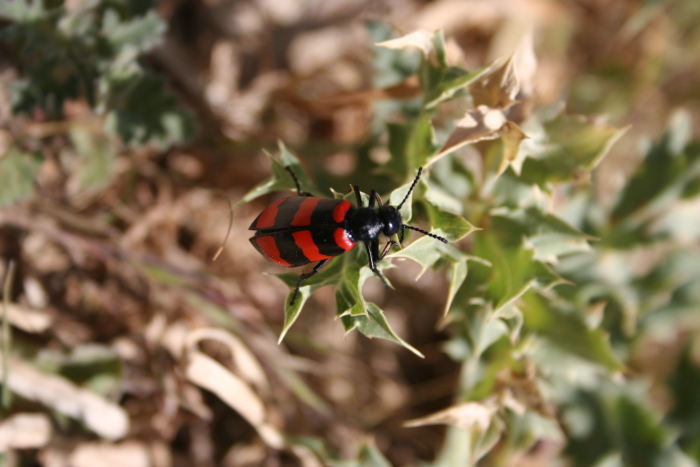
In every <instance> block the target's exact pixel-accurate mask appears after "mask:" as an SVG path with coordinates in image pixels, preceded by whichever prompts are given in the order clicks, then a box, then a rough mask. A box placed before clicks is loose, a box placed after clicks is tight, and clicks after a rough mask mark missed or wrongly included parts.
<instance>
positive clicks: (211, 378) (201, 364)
mask: <svg viewBox="0 0 700 467" xmlns="http://www.w3.org/2000/svg"><path fill="white" fill-rule="evenodd" d="M220 333H224V334H227V333H225V332H224V331H219V330H216V329H208V330H196V331H193V332H192V333H190V335H189V336H188V339H187V349H188V350H187V360H188V362H187V367H186V370H185V372H186V375H187V379H188V380H189V381H191V382H192V383H194V384H196V385H197V386H200V387H202V388H204V389H207V390H208V391H211V392H213V393H214V394H216V395H217V396H218V397H219V398H220V399H221V400H222V401H224V402H225V403H226V404H227V405H228V406H229V407H231V408H232V409H234V410H235V411H236V412H238V413H239V414H240V415H241V416H242V417H243V418H245V419H246V420H247V421H248V423H250V424H251V425H253V427H254V428H255V429H256V430H257V431H258V434H259V435H260V437H261V438H262V439H263V441H265V443H266V444H267V445H268V446H270V447H272V448H275V449H281V448H282V447H283V446H284V440H283V438H282V435H281V434H280V433H279V431H278V430H277V429H276V428H275V427H273V426H272V425H270V424H269V423H268V422H267V411H266V409H265V406H264V404H263V402H262V400H261V399H260V398H259V397H258V395H257V394H256V393H255V392H254V391H253V389H252V388H251V387H250V386H249V385H248V383H247V382H246V381H244V380H243V379H242V378H239V377H238V376H237V375H235V374H233V373H232V372H231V371H229V370H228V369H227V368H226V367H224V366H223V365H221V364H220V363H219V362H217V361H216V360H214V359H213V358H211V357H209V356H208V355H206V354H204V353H202V352H201V351H200V350H199V349H198V347H197V344H198V342H199V341H200V340H201V339H203V338H215V339H217V340H219V339H221V338H222V336H221V334H220ZM212 336H214V337H212ZM230 337H233V336H230ZM234 340H235V338H234ZM224 341H227V342H228V343H230V342H232V341H230V340H228V339H226V338H224ZM235 358H236V357H235V352H234V359H235Z"/></svg>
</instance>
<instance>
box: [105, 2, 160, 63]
mask: <svg viewBox="0 0 700 467" xmlns="http://www.w3.org/2000/svg"><path fill="white" fill-rule="evenodd" d="M166 28H167V25H166V24H165V21H163V19H162V18H161V17H160V15H158V13H157V12H156V11H155V10H150V11H148V12H147V13H146V14H145V15H143V16H141V17H137V18H132V19H129V20H126V21H122V20H121V18H120V17H119V14H118V13H117V12H116V11H115V10H113V9H108V10H107V11H105V14H104V16H103V23H102V33H103V37H104V39H105V40H106V41H107V43H108V44H109V45H110V46H111V47H112V48H113V49H114V50H120V49H122V48H124V47H129V48H132V49H135V50H136V51H138V52H139V53H144V52H148V51H150V50H152V49H153V48H154V47H156V46H157V45H160V43H161V42H162V41H163V36H164V34H165V30H166Z"/></svg>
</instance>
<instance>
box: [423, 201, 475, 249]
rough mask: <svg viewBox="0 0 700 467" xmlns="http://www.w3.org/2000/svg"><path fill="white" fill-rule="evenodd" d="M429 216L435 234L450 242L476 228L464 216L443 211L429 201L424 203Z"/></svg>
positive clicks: (459, 238)
mask: <svg viewBox="0 0 700 467" xmlns="http://www.w3.org/2000/svg"><path fill="white" fill-rule="evenodd" d="M424 206H425V208H426V210H427V211H428V217H429V218H430V225H431V226H432V228H433V229H434V231H435V234H437V235H440V236H442V237H445V238H446V239H447V240H448V241H450V242H456V241H458V240H461V239H463V238H464V237H466V236H467V235H469V234H470V233H472V232H474V231H475V230H478V229H477V228H476V227H474V226H473V225H472V224H470V223H469V221H467V220H466V219H465V218H464V217H462V216H460V215H458V214H454V213H451V212H449V211H445V210H443V209H441V208H439V207H437V206H434V205H432V204H430V203H424Z"/></svg>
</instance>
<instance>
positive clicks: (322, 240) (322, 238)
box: [250, 167, 447, 304]
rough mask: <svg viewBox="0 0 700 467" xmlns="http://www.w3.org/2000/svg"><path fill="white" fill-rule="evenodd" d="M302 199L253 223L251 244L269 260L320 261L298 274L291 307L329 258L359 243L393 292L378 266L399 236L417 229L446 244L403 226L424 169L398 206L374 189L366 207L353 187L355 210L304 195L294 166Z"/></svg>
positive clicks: (281, 203) (272, 208)
mask: <svg viewBox="0 0 700 467" xmlns="http://www.w3.org/2000/svg"><path fill="white" fill-rule="evenodd" d="M287 170H288V171H289V173H290V174H291V175H292V178H293V179H294V183H295V185H296V188H297V193H298V194H299V196H290V197H289V198H283V199H280V200H277V201H275V202H274V203H272V204H271V205H269V206H268V207H267V208H265V210H263V212H261V213H260V215H259V216H258V217H257V218H256V219H255V220H254V221H253V223H252V224H251V225H250V230H254V231H255V236H253V237H252V238H251V239H250V243H252V244H253V246H254V247H255V248H256V249H257V250H258V251H259V252H260V254H262V255H263V256H264V257H265V258H267V259H268V260H270V261H272V262H273V263H276V264H278V265H280V266H286V267H296V266H303V265H305V264H309V263H313V262H316V261H318V264H316V266H314V268H313V270H312V271H310V272H307V273H304V274H302V275H301V276H299V282H298V283H297V286H296V289H295V290H294V294H293V295H292V298H291V301H290V304H293V303H294V301H295V300H296V297H297V294H298V293H299V288H300V287H301V284H302V282H304V280H306V279H308V278H309V277H311V276H313V275H314V274H316V273H317V272H319V271H320V270H321V268H322V267H323V265H324V264H326V262H328V260H329V259H331V258H333V257H335V256H338V255H341V254H343V253H345V252H346V251H349V250H351V249H352V248H353V247H354V246H355V245H356V244H357V242H363V243H364V245H365V248H366V250H367V256H368V257H369V267H370V269H371V270H372V272H374V274H376V275H377V277H379V279H381V280H382V282H383V283H384V286H385V287H387V288H389V284H388V283H387V281H386V279H385V278H384V276H383V275H382V273H381V272H380V271H379V269H377V266H376V263H377V262H379V261H381V260H382V258H384V256H386V254H387V253H388V252H389V250H390V248H391V246H393V245H396V244H397V243H396V242H395V241H394V240H391V239H390V238H389V237H392V236H393V235H395V234H397V233H398V234H399V242H400V241H402V240H403V232H404V229H411V230H416V231H418V232H420V233H422V234H424V235H428V236H430V237H432V238H434V239H436V240H440V241H441V242H444V243H447V240H446V239H444V238H442V237H439V236H437V235H434V234H431V233H429V232H426V231H425V230H421V229H419V228H416V227H411V226H410V225H406V224H404V223H403V221H402V219H401V214H400V213H399V209H401V206H403V204H404V203H405V202H406V200H407V199H408V197H409V196H410V194H411V192H412V191H413V188H414V187H415V186H416V183H418V180H419V179H420V175H421V170H422V169H421V168H419V169H418V174H417V175H416V178H415V179H414V180H413V183H412V184H411V187H410V189H409V190H408V193H406V196H405V197H404V199H403V201H401V203H400V204H399V205H398V206H396V207H394V206H389V205H382V202H381V199H380V198H379V195H378V194H377V192H376V191H375V190H372V191H371V192H370V195H369V203H368V205H367V206H366V207H365V206H364V205H363V203H362V197H361V196H360V189H359V187H358V186H357V185H354V186H353V187H352V188H353V191H354V192H355V197H356V199H357V207H354V206H353V205H352V204H350V203H349V202H347V201H345V200H342V199H331V198H319V197H316V196H310V195H307V194H305V193H302V192H301V189H300V187H299V181H298V180H297V178H296V176H295V175H294V172H292V170H291V168H289V167H287ZM380 235H384V236H385V237H387V238H389V240H387V243H386V245H385V247H384V249H383V250H382V251H381V253H380V252H379V236H380Z"/></svg>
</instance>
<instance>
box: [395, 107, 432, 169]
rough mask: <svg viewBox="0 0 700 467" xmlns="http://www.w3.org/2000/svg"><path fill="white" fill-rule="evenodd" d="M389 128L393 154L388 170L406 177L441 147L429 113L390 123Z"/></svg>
mask: <svg viewBox="0 0 700 467" xmlns="http://www.w3.org/2000/svg"><path fill="white" fill-rule="evenodd" d="M387 130H388V132H389V143H388V148H389V152H390V153H391V156H392V157H391V159H390V160H389V162H388V163H387V165H386V167H387V170H390V171H391V172H394V173H397V174H403V176H404V177H406V178H408V177H409V176H410V174H414V171H415V170H416V169H417V168H418V167H420V166H422V165H424V164H425V162H426V160H427V159H428V158H429V157H430V156H431V155H432V154H434V153H435V152H436V151H437V150H438V148H439V146H438V144H437V140H436V138H435V131H434V130H433V126H432V124H431V122H430V118H429V117H428V115H427V114H421V115H419V116H418V117H417V118H415V119H413V120H411V121H408V122H406V123H389V124H387Z"/></svg>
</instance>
